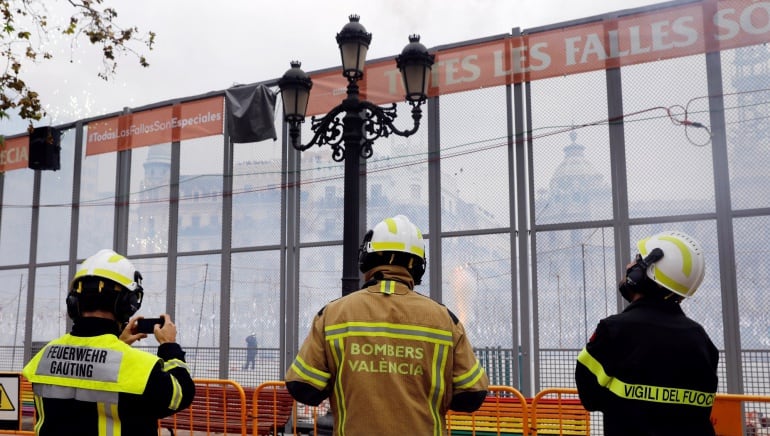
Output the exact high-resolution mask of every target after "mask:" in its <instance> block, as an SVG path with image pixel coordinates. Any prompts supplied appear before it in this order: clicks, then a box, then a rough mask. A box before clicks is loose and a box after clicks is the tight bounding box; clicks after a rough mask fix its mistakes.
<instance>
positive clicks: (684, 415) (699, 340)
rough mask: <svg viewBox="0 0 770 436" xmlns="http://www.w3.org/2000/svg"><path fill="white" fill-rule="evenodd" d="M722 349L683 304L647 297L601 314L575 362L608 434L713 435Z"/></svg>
mask: <svg viewBox="0 0 770 436" xmlns="http://www.w3.org/2000/svg"><path fill="white" fill-rule="evenodd" d="M718 362H719V352H718V351H717V349H716V347H715V346H714V344H713V343H712V342H711V339H709V337H708V335H707V334H706V332H705V330H704V329H703V327H701V326H700V324H698V323H697V322H695V321H693V320H691V319H689V318H687V316H685V314H684V312H683V311H682V309H681V307H680V306H679V304H677V303H676V302H673V301H665V300H662V299H656V298H649V297H647V298H642V299H640V300H637V301H635V302H633V303H631V304H630V305H629V306H628V307H627V308H626V309H625V310H624V311H623V312H622V313H620V314H617V315H613V316H610V317H608V318H605V319H603V320H601V321H600V322H599V325H598V327H597V328H596V331H595V332H594V334H593V336H592V337H591V339H590V341H589V342H588V344H587V345H586V346H585V348H584V349H583V350H582V351H581V352H580V355H579V356H578V359H577V364H576V368H575V382H576V383H577V388H578V392H579V394H580V400H581V402H582V403H583V406H584V407H585V408H586V409H588V410H598V411H601V412H603V415H604V434H605V436H636V435H645V436H647V435H661V436H662V435H698V436H711V435H714V427H713V425H712V424H711V420H710V415H711V407H712V404H713V403H714V395H715V394H716V391H717V363H718Z"/></svg>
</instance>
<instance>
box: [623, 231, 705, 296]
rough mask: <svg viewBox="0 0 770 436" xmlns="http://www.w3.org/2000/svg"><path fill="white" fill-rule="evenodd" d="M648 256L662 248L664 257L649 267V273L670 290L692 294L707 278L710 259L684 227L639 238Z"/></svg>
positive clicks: (648, 275)
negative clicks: (705, 275)
mask: <svg viewBox="0 0 770 436" xmlns="http://www.w3.org/2000/svg"><path fill="white" fill-rule="evenodd" d="M636 245H637V247H638V248H639V254H641V256H642V257H646V256H647V255H648V254H649V253H650V252H651V251H652V250H654V249H656V248H660V249H661V251H663V257H662V258H661V259H659V260H658V261H656V262H654V263H652V264H650V265H649V267H647V277H649V278H650V279H651V280H652V281H654V282H655V283H657V284H659V285H660V286H663V287H664V288H666V289H668V290H669V291H671V292H673V293H675V294H677V295H681V296H682V297H690V296H692V295H693V294H694V293H695V291H696V290H697V289H698V286H700V284H701V282H703V276H704V274H705V271H706V268H705V267H706V262H705V260H704V258H703V250H702V249H701V246H700V244H699V243H698V241H696V240H695V239H693V238H692V237H691V236H689V235H687V234H685V233H683V232H680V231H666V232H662V233H658V234H656V235H653V236H650V237H649V238H645V239H642V240H640V241H639V242H637V244H636Z"/></svg>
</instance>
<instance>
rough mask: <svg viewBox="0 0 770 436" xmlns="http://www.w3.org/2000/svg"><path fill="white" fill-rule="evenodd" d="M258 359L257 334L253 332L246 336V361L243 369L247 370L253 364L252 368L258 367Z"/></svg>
mask: <svg viewBox="0 0 770 436" xmlns="http://www.w3.org/2000/svg"><path fill="white" fill-rule="evenodd" d="M256 361H257V335H256V334H254V333H252V334H250V335H248V336H246V362H244V364H243V367H242V368H241V369H242V370H246V369H248V368H249V366H251V369H252V370H253V369H256V365H257V363H256Z"/></svg>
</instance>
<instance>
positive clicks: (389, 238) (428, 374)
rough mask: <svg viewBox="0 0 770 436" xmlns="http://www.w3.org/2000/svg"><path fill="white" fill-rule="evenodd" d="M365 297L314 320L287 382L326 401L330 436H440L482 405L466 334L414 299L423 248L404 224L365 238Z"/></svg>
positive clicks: (478, 370)
mask: <svg viewBox="0 0 770 436" xmlns="http://www.w3.org/2000/svg"><path fill="white" fill-rule="evenodd" d="M359 264H360V269H361V271H362V272H363V273H364V280H366V283H365V284H364V287H363V289H361V290H359V291H357V292H353V293H352V294H349V295H347V296H345V297H342V298H340V299H337V300H335V301H332V302H331V303H329V304H327V305H326V306H325V307H324V308H322V309H321V310H320V311H319V312H318V314H317V315H316V316H315V319H314V320H313V324H312V326H311V329H310V333H309V334H308V336H307V338H306V339H305V341H304V343H303V344H302V347H301V348H300V350H299V353H298V354H297V356H296V358H295V360H294V362H293V363H292V365H291V367H290V368H289V370H288V371H287V373H286V386H287V388H288V390H289V392H290V393H291V394H292V396H293V397H294V398H295V399H296V400H297V401H300V402H302V403H305V404H309V405H317V404H319V403H320V402H321V401H323V400H324V399H325V398H327V397H329V400H330V404H331V410H332V414H333V415H334V434H335V435H363V434H370V435H385V434H392V435H399V434H400V435H406V434H414V435H441V434H445V433H446V426H445V422H444V419H445V418H444V415H445V414H446V412H447V410H449V409H452V410H457V411H464V412H472V411H474V410H476V409H478V408H479V407H480V406H481V403H482V402H483V401H484V397H485V396H486V394H487V387H488V384H489V381H488V379H487V375H486V373H485V371H484V368H483V367H481V366H480V365H479V362H478V360H477V359H476V356H475V355H474V353H473V348H472V347H471V343H470V342H469V341H468V337H467V336H466V335H465V330H464V328H463V325H462V324H461V323H460V321H459V320H458V319H457V317H456V316H455V315H454V314H453V313H452V312H450V311H449V310H448V309H447V308H446V307H444V306H443V305H441V304H438V303H436V302H435V301H433V300H431V299H430V298H428V297H425V296H423V295H420V294H418V293H417V292H415V291H414V285H415V284H419V283H420V280H421V278H422V275H423V274H424V273H425V265H426V262H425V242H424V240H423V238H422V234H421V233H420V230H419V229H418V228H417V226H415V225H414V224H412V223H411V222H410V221H409V219H408V218H407V217H405V216H403V215H398V216H395V217H392V218H387V219H385V220H383V221H382V222H380V223H378V224H377V225H376V226H375V227H374V228H373V229H372V230H369V232H367V233H366V236H365V237H364V240H363V243H362V244H361V248H360V256H359Z"/></svg>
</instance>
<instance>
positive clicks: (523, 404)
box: [0, 375, 770, 436]
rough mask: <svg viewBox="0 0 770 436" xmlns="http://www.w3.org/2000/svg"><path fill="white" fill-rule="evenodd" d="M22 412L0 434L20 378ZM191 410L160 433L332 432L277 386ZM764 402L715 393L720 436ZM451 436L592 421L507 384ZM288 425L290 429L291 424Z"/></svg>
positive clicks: (565, 404)
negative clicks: (13, 409) (15, 407)
mask: <svg viewBox="0 0 770 436" xmlns="http://www.w3.org/2000/svg"><path fill="white" fill-rule="evenodd" d="M19 377H20V384H19V398H18V399H12V402H13V403H14V404H17V401H18V404H19V407H20V418H21V419H20V422H19V425H18V428H14V429H0V435H28V436H34V434H35V433H34V424H35V422H36V419H37V417H36V415H35V409H34V399H33V394H32V384H31V383H30V382H29V381H28V380H26V379H25V378H24V377H22V376H21V375H19ZM195 385H196V395H195V399H194V400H193V404H192V405H191V406H190V407H189V408H187V409H185V410H183V411H182V412H179V413H177V414H175V415H172V416H170V417H167V418H163V419H161V420H159V421H158V431H159V434H161V433H162V430H164V429H167V430H171V431H173V434H174V435H176V436H185V435H189V436H192V435H196V436H198V435H213V434H223V433H226V434H231V435H236V434H240V435H242V436H247V435H248V436H255V435H267V434H281V433H284V431H285V434H293V435H298V434H306V433H309V432H310V431H312V432H313V434H318V433H319V432H321V431H322V430H326V431H330V430H331V426H332V419H331V416H330V415H328V410H329V406H328V401H326V402H324V403H322V405H321V406H319V407H310V406H305V405H302V404H298V403H297V402H295V401H294V400H293V398H292V397H291V396H290V395H289V393H288V391H287V390H286V386H285V383H284V382H283V381H271V382H266V383H263V384H261V385H259V386H257V387H256V388H254V387H246V388H244V387H241V386H240V385H239V384H238V383H237V382H234V381H230V380H216V379H195ZM766 415H770V396H760V395H735V394H717V395H716V397H715V400H714V407H713V409H712V415H711V419H712V422H713V424H714V428H715V429H716V431H717V434H718V435H720V436H743V435H762V434H770V416H766ZM446 420H447V432H448V434H449V435H450V436H460V435H470V436H495V435H497V436H510V435H523V436H536V435H571V436H574V435H590V432H591V415H590V414H589V412H587V411H586V410H585V409H584V408H583V406H582V404H581V403H580V399H579V398H578V395H577V390H576V389H560V388H554V389H544V390H543V391H541V392H539V393H538V394H537V395H535V397H533V398H525V397H524V396H522V394H521V393H520V392H519V391H518V390H516V389H514V388H512V387H508V386H490V387H489V396H488V397H487V399H485V401H484V404H483V405H482V406H481V408H480V409H479V410H477V411H476V412H473V413H462V412H454V411H450V412H449V413H447V416H446ZM289 423H291V424H289Z"/></svg>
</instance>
